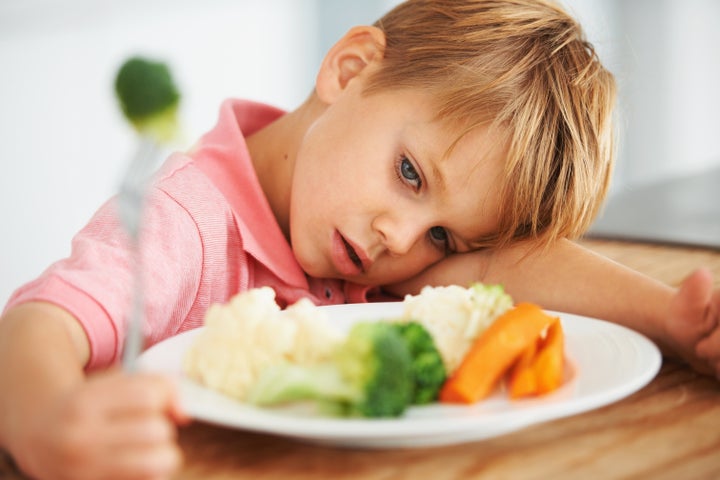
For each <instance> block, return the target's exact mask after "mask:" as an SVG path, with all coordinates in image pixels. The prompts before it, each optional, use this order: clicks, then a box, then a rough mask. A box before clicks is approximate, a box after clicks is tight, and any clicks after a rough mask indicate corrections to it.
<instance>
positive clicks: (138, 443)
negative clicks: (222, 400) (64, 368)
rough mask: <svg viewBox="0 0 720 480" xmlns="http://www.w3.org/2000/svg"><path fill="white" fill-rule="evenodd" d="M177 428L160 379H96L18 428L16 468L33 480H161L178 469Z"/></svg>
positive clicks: (168, 391) (171, 397)
mask: <svg viewBox="0 0 720 480" xmlns="http://www.w3.org/2000/svg"><path fill="white" fill-rule="evenodd" d="M185 421H186V418H185V417H184V415H183V414H182V413H181V411H180V409H179V406H178V403H177V398H176V394H175V390H174V386H173V385H172V383H171V382H170V381H169V380H167V379H166V378H163V377H160V376H155V375H148V374H136V375H128V374H125V373H123V372H119V371H112V372H110V373H104V374H99V375H97V376H91V377H90V378H89V379H88V380H87V381H86V382H85V383H83V384H82V385H81V386H80V388H78V389H76V390H74V391H72V392H71V393H70V394H69V395H67V396H66V397H65V398H64V399H62V401H61V402H59V404H58V405H57V408H55V409H52V410H51V411H49V412H47V414H46V415H45V416H43V417H38V418H37V421H36V422H34V424H33V425H26V426H25V432H26V433H27V435H26V436H25V438H24V439H23V441H22V442H21V444H20V445H19V447H20V448H19V449H18V450H16V451H15V456H16V461H17V462H18V465H19V466H20V468H21V469H22V470H23V471H25V472H26V473H28V474H30V475H32V476H33V477H36V478H38V479H39V480H46V479H47V480H50V479H52V480H63V479H72V480H83V479H88V480H90V479H99V478H102V479H138V480H139V479H162V478H168V477H169V476H170V475H171V474H172V473H173V472H174V471H175V470H177V469H178V467H179V466H180V464H181V462H182V459H181V452H180V449H179V447H178V446H177V444H176V441H175V439H176V428H175V424H176V423H181V422H185Z"/></svg>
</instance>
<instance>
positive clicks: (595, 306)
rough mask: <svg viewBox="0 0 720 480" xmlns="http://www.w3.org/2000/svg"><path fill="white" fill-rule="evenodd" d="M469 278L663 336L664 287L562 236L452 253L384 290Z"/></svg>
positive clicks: (404, 290) (466, 281)
mask: <svg viewBox="0 0 720 480" xmlns="http://www.w3.org/2000/svg"><path fill="white" fill-rule="evenodd" d="M473 281H482V282H484V283H489V284H492V283H499V284H502V285H503V286H504V287H505V289H506V291H507V292H508V293H510V295H512V297H513V299H514V300H515V301H516V302H518V301H529V302H535V303H537V304H539V305H542V306H543V307H544V308H546V309H550V310H558V311H563V312H568V313H577V314H581V315H586V316H591V317H596V318H601V319H604V320H609V321H612V322H615V323H619V324H622V325H625V326H627V327H630V328H632V329H634V330H637V331H639V332H641V333H644V334H645V335H647V336H649V337H650V338H653V339H654V340H656V341H658V342H660V343H662V341H663V339H664V338H665V337H666V334H665V332H663V331H662V327H661V325H662V322H661V319H662V318H663V317H664V315H665V314H666V312H667V309H668V305H669V302H670V299H671V297H672V295H673V293H674V289H672V288H670V287H669V286H667V285H665V284H662V283H660V282H658V281H656V280H654V279H651V278H649V277H646V276H644V275H642V274H640V273H638V272H635V271H633V270H631V269H629V268H626V267H624V266H622V265H620V264H618V263H615V262H613V261H612V260H610V259H607V258H605V257H602V256H600V255H598V254H596V253H594V252H592V251H590V250H588V249H586V248H583V247H581V246H580V245H578V244H576V243H574V242H571V241H568V240H560V241H559V242H557V243H556V244H555V245H553V246H552V247H550V248H549V249H547V250H532V249H530V248H529V247H528V246H526V245H516V246H513V247H510V248H506V249H503V250H500V251H494V252H493V251H478V252H472V253H468V254H460V255H454V256H451V257H449V258H448V259H446V260H444V261H442V262H440V263H439V264H436V265H435V266H433V267H431V268H430V269H428V270H426V271H425V272H423V274H421V275H420V276H418V277H416V278H413V279H411V280H409V281H407V282H404V283H402V284H398V285H393V286H391V287H388V290H389V291H390V292H392V293H395V294H398V295H402V294H405V293H417V292H418V291H419V289H420V288H421V287H422V286H423V285H447V284H451V283H455V284H459V285H468V284H469V283H471V282H473Z"/></svg>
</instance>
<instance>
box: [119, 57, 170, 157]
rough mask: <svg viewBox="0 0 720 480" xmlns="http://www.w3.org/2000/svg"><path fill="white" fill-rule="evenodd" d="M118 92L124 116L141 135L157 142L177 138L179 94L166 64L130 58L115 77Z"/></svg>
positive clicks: (140, 58)
mask: <svg viewBox="0 0 720 480" xmlns="http://www.w3.org/2000/svg"><path fill="white" fill-rule="evenodd" d="M115 93H116V95H117V98H118V100H119V101H120V107H121V109H122V112H123V114H124V115H125V117H126V118H127V119H128V120H129V121H130V123H131V124H132V125H133V126H134V127H135V129H136V130H137V131H138V132H139V133H141V134H143V135H148V136H150V137H152V138H153V139H154V140H155V141H157V142H158V143H164V142H167V141H169V140H171V139H173V138H174V137H175V135H176V134H177V129H178V119H177V111H178V106H179V104H180V91H179V90H178V88H177V86H176V85H175V83H174V81H173V78H172V75H171V73H170V69H169V68H168V66H167V65H166V64H165V63H163V62H159V61H153V60H149V59H147V58H143V57H132V58H130V59H128V60H127V61H125V62H124V63H123V65H122V66H121V67H120V69H119V70H118V73H117V75H116V77H115Z"/></svg>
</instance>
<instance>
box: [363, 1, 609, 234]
mask: <svg viewBox="0 0 720 480" xmlns="http://www.w3.org/2000/svg"><path fill="white" fill-rule="evenodd" d="M375 26H377V27H378V28H380V29H381V30H383V32H384V33H385V36H386V47H385V49H384V57H383V60H382V63H381V67H380V69H379V70H378V71H377V72H376V73H375V74H374V75H373V76H372V77H371V78H370V79H369V84H368V87H367V92H372V91H377V90H379V89H386V88H418V87H419V88H423V89H427V90H428V91H429V92H430V93H432V95H433V96H434V98H435V99H437V111H438V117H439V118H443V119H447V120H448V121H451V122H456V123H458V124H461V125H464V129H463V130H462V132H468V131H470V130H471V129H473V128H474V127H476V126H480V125H486V126H487V125H490V126H495V127H500V128H502V129H503V130H505V131H506V132H507V133H508V134H509V150H508V156H507V158H506V164H505V173H506V178H505V182H504V185H502V189H501V192H502V193H501V195H502V202H501V203H502V206H501V211H500V212H499V214H500V219H501V220H500V225H499V228H498V231H497V232H496V233H494V234H493V235H491V236H489V237H487V238H483V239H478V245H479V246H501V245H506V244H508V243H509V242H511V241H516V240H521V239H537V240H541V242H540V244H542V245H548V244H550V243H551V242H552V241H553V240H555V239H558V238H563V237H568V238H574V237H577V236H579V235H581V234H582V233H584V232H585V231H586V230H587V228H589V226H590V224H591V223H592V221H593V219H594V218H595V216H596V215H597V213H598V211H599V209H600V207H601V205H602V202H603V200H604V198H605V195H606V193H607V188H608V184H609V181H610V175H611V170H612V166H613V161H614V154H615V152H614V131H613V125H612V123H613V122H612V111H613V108H614V103H615V81H614V78H613V76H612V74H610V73H609V72H608V71H607V70H606V69H605V68H604V67H603V66H602V64H601V63H600V61H599V59H598V57H597V55H596V53H595V50H594V49H593V47H592V45H591V44H590V43H588V42H587V41H586V40H585V38H584V34H583V31H582V29H581V27H580V25H579V24H578V23H577V22H576V21H575V20H574V19H573V18H572V17H571V16H569V15H568V14H567V13H566V12H565V11H564V10H563V9H562V8H561V7H559V6H558V5H557V4H555V3H552V2H549V1H542V0H537V1H532V0H497V1H492V0H408V1H406V2H404V3H401V4H400V5H398V6H397V7H395V8H394V9H393V10H391V11H390V12H389V13H387V14H386V15H385V16H384V17H382V18H381V19H380V20H378V21H377V22H376V24H375ZM461 136H462V134H461Z"/></svg>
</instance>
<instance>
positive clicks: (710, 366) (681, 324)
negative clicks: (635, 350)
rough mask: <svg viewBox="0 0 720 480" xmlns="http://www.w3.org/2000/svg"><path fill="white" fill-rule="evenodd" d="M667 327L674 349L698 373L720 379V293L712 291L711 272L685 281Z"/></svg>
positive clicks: (697, 271)
mask: <svg viewBox="0 0 720 480" xmlns="http://www.w3.org/2000/svg"><path fill="white" fill-rule="evenodd" d="M664 326H665V331H666V334H667V335H666V336H667V342H668V346H669V347H670V348H671V349H673V350H674V351H675V352H676V353H677V354H678V355H680V357H682V358H683V359H684V360H686V361H687V362H688V363H690V365H692V366H693V367H694V368H695V369H696V370H697V371H699V372H702V373H706V374H709V375H714V376H716V377H717V378H720V289H717V290H715V291H713V278H712V274H711V273H710V272H709V271H708V270H706V269H699V270H696V271H695V272H694V273H692V274H691V275H690V276H688V277H687V278H686V279H685V280H684V281H683V283H682V285H681V286H680V289H679V290H678V292H677V294H675V296H674V297H673V299H672V302H671V303H670V312H669V315H668V317H667V319H666V321H665V325H664Z"/></svg>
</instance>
